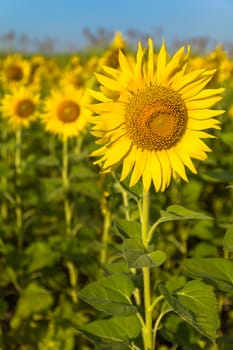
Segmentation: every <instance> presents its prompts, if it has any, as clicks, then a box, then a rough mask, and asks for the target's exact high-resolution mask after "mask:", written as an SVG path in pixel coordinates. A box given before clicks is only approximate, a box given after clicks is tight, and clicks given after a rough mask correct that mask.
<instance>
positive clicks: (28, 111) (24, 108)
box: [1, 85, 40, 129]
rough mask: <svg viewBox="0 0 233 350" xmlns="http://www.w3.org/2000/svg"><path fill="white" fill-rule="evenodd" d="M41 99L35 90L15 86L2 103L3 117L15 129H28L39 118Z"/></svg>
mask: <svg viewBox="0 0 233 350" xmlns="http://www.w3.org/2000/svg"><path fill="white" fill-rule="evenodd" d="M39 99H40V96H39V94H38V91H35V89H33V88H30V87H25V86H18V85H15V86H14V87H12V88H11V90H10V91H9V92H8V93H6V94H5V95H4V97H3V99H2V101H1V111H2V114H3V117H5V118H7V119H8V121H9V123H10V125H11V126H12V127H13V128H14V129H17V128H19V127H21V126H22V127H28V126H29V124H30V123H31V122H32V121H33V120H35V119H36V118H37V116H38V105H39Z"/></svg>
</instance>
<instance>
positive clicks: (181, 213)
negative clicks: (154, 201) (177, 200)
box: [159, 205, 212, 223]
mask: <svg viewBox="0 0 233 350" xmlns="http://www.w3.org/2000/svg"><path fill="white" fill-rule="evenodd" d="M160 213H161V218H160V219H159V223H162V222H167V221H185V220H212V218H211V217H210V216H207V215H205V214H202V213H198V212H196V211H192V210H189V209H186V208H184V207H181V206H179V205H171V206H169V207H168V208H167V210H166V211H163V210H161V212H160Z"/></svg>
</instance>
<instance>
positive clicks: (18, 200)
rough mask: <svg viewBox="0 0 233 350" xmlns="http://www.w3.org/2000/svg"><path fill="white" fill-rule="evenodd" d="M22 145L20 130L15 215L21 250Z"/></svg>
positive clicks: (16, 143) (16, 147) (16, 148)
mask: <svg viewBox="0 0 233 350" xmlns="http://www.w3.org/2000/svg"><path fill="white" fill-rule="evenodd" d="M21 144H22V129H21V128H18V129H17V130H16V135H15V177H16V179H15V184H16V194H15V215H16V231H17V236H18V246H19V248H21V247H22V245H23V232H22V231H23V230H22V228H23V211H22V198H21V194H20V185H21V176H22V164H21V163H22V162H21Z"/></svg>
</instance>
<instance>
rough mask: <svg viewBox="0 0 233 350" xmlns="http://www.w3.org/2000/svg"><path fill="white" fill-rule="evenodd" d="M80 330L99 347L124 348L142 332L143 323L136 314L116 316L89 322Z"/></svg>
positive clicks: (107, 348)
mask: <svg viewBox="0 0 233 350" xmlns="http://www.w3.org/2000/svg"><path fill="white" fill-rule="evenodd" d="M80 331H81V332H82V333H84V334H85V335H86V336H87V337H88V338H90V339H91V340H92V341H94V342H95V343H96V344H97V349H106V350H110V349H122V348H123V346H127V345H128V344H130V340H131V339H134V338H136V337H137V336H138V335H139V334H140V331H141V324H140V322H139V320H138V319H137V317H136V316H128V317H120V316H118V317H117V316H116V317H112V318H110V319H108V320H99V321H94V322H92V323H89V324H88V325H87V326H85V327H82V328H80Z"/></svg>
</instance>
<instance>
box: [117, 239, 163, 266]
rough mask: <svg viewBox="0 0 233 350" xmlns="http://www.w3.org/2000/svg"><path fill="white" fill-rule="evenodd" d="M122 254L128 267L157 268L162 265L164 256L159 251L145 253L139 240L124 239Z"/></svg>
mask: <svg viewBox="0 0 233 350" xmlns="http://www.w3.org/2000/svg"><path fill="white" fill-rule="evenodd" d="M123 252H124V255H125V258H126V261H127V263H128V265H129V267H134V268H139V269H140V268H143V267H158V266H160V265H162V264H163V262H164V260H165V258H166V255H165V253H164V252H162V251H161V250H156V251H154V252H152V253H147V252H146V251H145V249H144V247H143V244H142V242H141V241H140V240H136V239H126V240H125V241H124V242H123Z"/></svg>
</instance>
